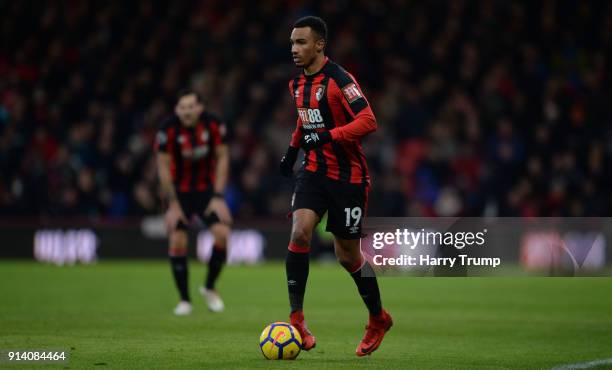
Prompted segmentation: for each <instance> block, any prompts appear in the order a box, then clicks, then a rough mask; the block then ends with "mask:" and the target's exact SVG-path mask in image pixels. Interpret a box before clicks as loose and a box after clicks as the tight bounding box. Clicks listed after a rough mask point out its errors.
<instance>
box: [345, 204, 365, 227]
mask: <svg viewBox="0 0 612 370" xmlns="http://www.w3.org/2000/svg"><path fill="white" fill-rule="evenodd" d="M344 213H345V214H346V226H347V227H350V226H357V225H358V224H359V220H361V208H360V207H354V208H350V207H347V208H345V209H344Z"/></svg>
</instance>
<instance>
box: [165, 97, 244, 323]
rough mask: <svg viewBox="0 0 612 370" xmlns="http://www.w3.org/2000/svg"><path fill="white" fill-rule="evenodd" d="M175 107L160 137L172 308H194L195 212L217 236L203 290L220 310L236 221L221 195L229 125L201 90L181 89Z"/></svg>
mask: <svg viewBox="0 0 612 370" xmlns="http://www.w3.org/2000/svg"><path fill="white" fill-rule="evenodd" d="M174 112H175V115H173V116H172V117H171V118H169V119H168V120H166V121H165V122H164V123H163V124H162V127H161V129H160V130H159V132H158V134H157V138H156V145H157V152H158V154H157V164H158V172H159V180H160V186H161V190H162V193H163V195H164V196H165V198H166V200H167V203H168V210H167V212H166V215H165V221H166V227H167V230H168V233H169V250H168V254H169V256H170V264H171V266H172V273H173V276H174V281H175V282H176V287H177V289H178V291H179V294H180V298H181V301H180V302H179V303H178V305H177V306H176V308H175V309H174V313H175V314H176V315H188V314H190V313H191V311H192V305H191V299H190V296H189V289H188V268H187V243H188V234H187V231H188V225H189V223H190V220H192V219H193V217H199V218H200V219H201V220H202V221H203V222H204V223H205V224H206V225H207V226H208V228H209V229H210V232H211V233H212V235H213V237H214V246H213V248H212V254H211V256H210V260H209V263H208V274H207V276H206V281H205V284H204V286H202V287H200V293H201V294H202V295H203V296H204V298H205V299H206V303H207V305H208V308H209V309H210V310H211V311H213V312H221V311H223V308H224V304H223V301H222V300H221V297H220V296H219V294H218V292H217V291H216V290H215V282H216V280H217V278H218V277H219V274H220V272H221V269H222V267H223V264H224V262H225V260H226V256H227V241H228V237H229V233H230V227H229V225H230V224H231V222H232V218H231V214H230V212H229V209H228V207H227V204H226V203H225V200H224V195H223V191H224V189H225V186H226V183H227V178H228V173H229V153H228V149H227V145H226V142H225V126H224V125H223V124H222V123H221V122H220V120H219V119H218V118H216V117H215V116H213V115H212V114H210V113H208V112H206V111H205V109H204V105H203V103H202V100H201V98H200V96H199V94H197V93H196V92H195V91H193V90H183V91H181V92H180V93H179V94H178V101H177V103H176V107H175V110H174Z"/></svg>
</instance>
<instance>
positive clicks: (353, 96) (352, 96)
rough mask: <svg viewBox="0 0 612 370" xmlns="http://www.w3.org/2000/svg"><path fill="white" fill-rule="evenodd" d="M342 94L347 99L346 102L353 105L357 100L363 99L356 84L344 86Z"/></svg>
mask: <svg viewBox="0 0 612 370" xmlns="http://www.w3.org/2000/svg"><path fill="white" fill-rule="evenodd" d="M342 93H343V94H344V97H345V98H346V100H348V102H349V103H352V102H354V101H355V100H357V99H359V98H362V97H363V96H362V95H361V92H360V91H359V89H358V88H357V85H356V84H355V83H354V82H353V83H350V84H348V85H346V86H344V87H343V88H342Z"/></svg>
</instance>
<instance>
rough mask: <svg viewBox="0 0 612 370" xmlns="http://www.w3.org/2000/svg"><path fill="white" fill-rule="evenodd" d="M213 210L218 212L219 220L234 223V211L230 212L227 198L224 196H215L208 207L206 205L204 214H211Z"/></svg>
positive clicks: (228, 223)
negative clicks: (226, 201)
mask: <svg viewBox="0 0 612 370" xmlns="http://www.w3.org/2000/svg"><path fill="white" fill-rule="evenodd" d="M213 212H214V213H216V214H217V216H218V217H219V221H221V222H223V223H224V224H227V225H230V224H231V223H232V221H233V220H232V213H231V212H230V210H229V207H228V206H227V203H225V199H223V197H221V196H213V197H212V199H211V200H210V202H209V203H208V207H206V210H205V211H204V214H205V215H209V214H211V213H213Z"/></svg>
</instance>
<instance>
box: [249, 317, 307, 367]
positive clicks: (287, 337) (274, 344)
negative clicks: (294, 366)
mask: <svg viewBox="0 0 612 370" xmlns="http://www.w3.org/2000/svg"><path fill="white" fill-rule="evenodd" d="M259 348H261V353H263V355H264V357H265V358H267V359H268V360H293V359H295V358H296V357H297V356H298V355H299V354H300V351H301V350H302V337H300V333H299V332H298V331H297V330H296V329H295V328H294V327H293V326H291V325H290V324H287V323H286V322H275V323H272V324H270V325H268V326H266V328H265V329H264V330H263V332H262V333H261V336H260V337H259Z"/></svg>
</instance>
